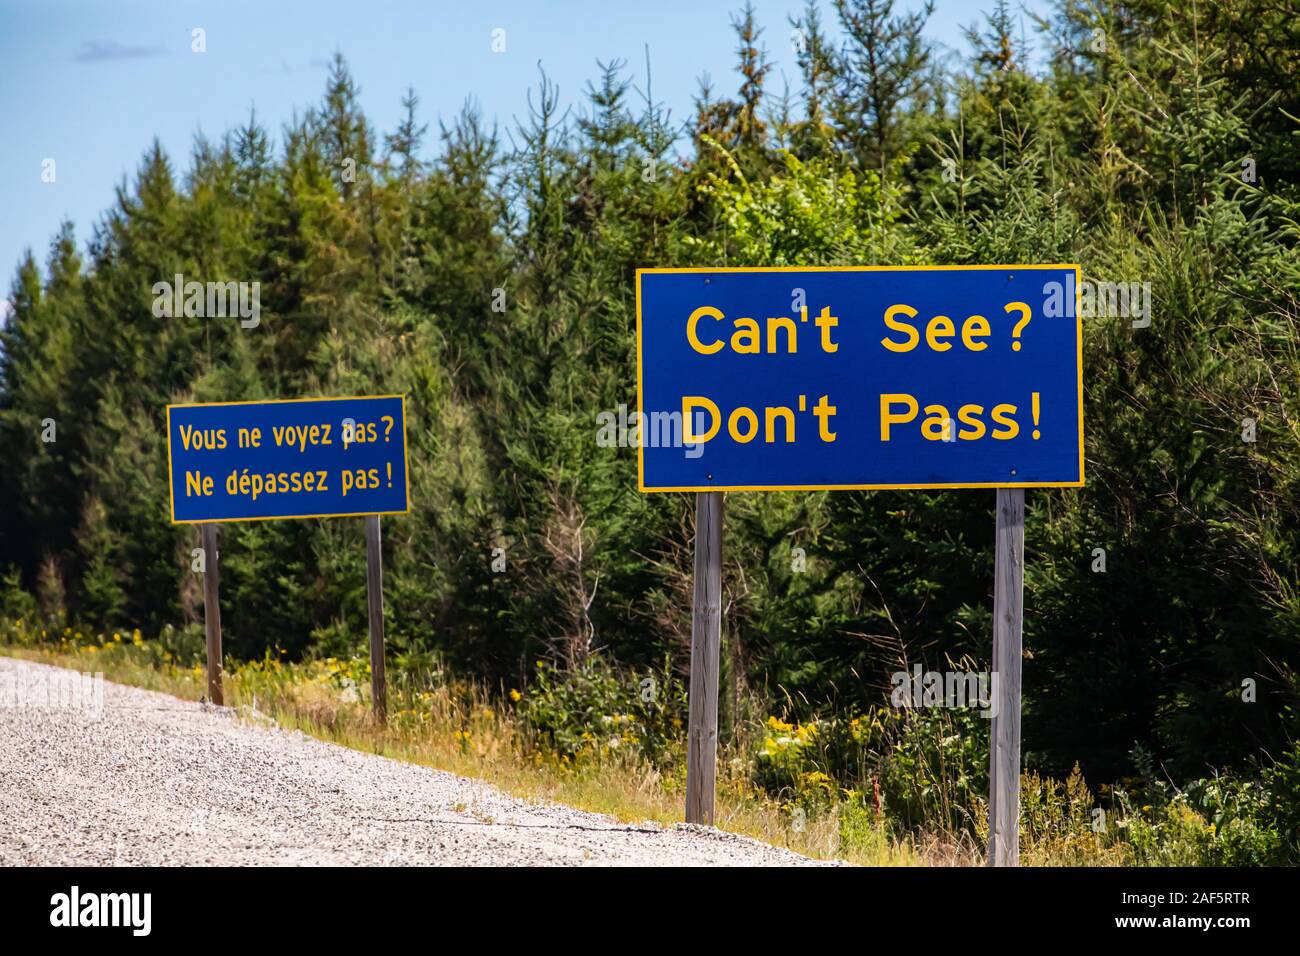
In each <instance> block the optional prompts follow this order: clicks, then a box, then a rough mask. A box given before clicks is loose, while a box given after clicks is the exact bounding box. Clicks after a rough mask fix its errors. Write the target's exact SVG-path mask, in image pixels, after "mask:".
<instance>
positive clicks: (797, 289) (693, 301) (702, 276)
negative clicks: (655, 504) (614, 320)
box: [637, 265, 1083, 491]
mask: <svg viewBox="0 0 1300 956" xmlns="http://www.w3.org/2000/svg"><path fill="white" fill-rule="evenodd" d="M1078 290H1079V275H1078V266H1075V265H1015V266H1000V265H999V266H929V267H904V268H885V267H862V268H771V269H641V270H638V272H637V391H638V402H639V405H638V412H639V415H638V424H639V426H640V432H641V434H640V441H639V442H638V444H639V446H640V487H641V490H642V491H720V490H731V491H748V490H780V489H818V488H822V489H837V488H994V487H997V488H1036V487H1067V486H1079V485H1082V484H1083V354H1082V325H1081V318H1080V311H1079V309H1078V307H1077V301H1076V297H1077V295H1078Z"/></svg>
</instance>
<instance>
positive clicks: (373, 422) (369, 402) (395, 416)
mask: <svg viewBox="0 0 1300 956" xmlns="http://www.w3.org/2000/svg"><path fill="white" fill-rule="evenodd" d="M167 457H168V463H169V467H170V472H171V502H172V521H174V522H176V523H178V524H192V523H196V522H205V521H258V520H263V519H267V518H329V517H342V516H345V515H372V514H401V513H404V512H406V511H407V510H409V508H410V494H409V490H408V486H407V480H406V476H407V455H406V401H405V399H404V397H403V396H401V395H381V396H376V397H371V398H303V399H290V400H287V401H274V402H220V403H216V404H209V405H168V406H167Z"/></svg>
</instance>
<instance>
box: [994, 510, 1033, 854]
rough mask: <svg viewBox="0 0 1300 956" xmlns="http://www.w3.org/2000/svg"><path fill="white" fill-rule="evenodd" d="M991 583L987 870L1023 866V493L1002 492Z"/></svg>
mask: <svg viewBox="0 0 1300 956" xmlns="http://www.w3.org/2000/svg"><path fill="white" fill-rule="evenodd" d="M996 537H997V544H996V548H997V551H996V556H995V568H994V578H993V665H992V667H993V674H994V682H993V685H994V686H993V694H994V695H995V698H996V699H995V701H994V706H995V707H996V710H994V712H993V720H992V723H991V725H990V727H989V850H988V864H989V866H1019V865H1020V659H1021V622H1022V613H1023V609H1024V590H1025V490H1024V489H1023V488H999V489H998V514H997V522H996Z"/></svg>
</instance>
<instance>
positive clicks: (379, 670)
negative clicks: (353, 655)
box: [366, 515, 388, 724]
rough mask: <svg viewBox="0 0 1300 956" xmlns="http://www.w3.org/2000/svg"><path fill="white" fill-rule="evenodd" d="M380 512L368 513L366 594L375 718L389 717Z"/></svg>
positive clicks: (381, 720)
mask: <svg viewBox="0 0 1300 956" xmlns="http://www.w3.org/2000/svg"><path fill="white" fill-rule="evenodd" d="M380 544H381V538H380V530H379V515H366V598H367V603H368V605H369V612H370V700H371V703H372V705H373V706H374V712H375V720H377V721H379V723H381V724H382V723H385V722H386V721H387V719H388V685H387V683H386V682H385V680H384V558H383V554H382V553H381V551H380Z"/></svg>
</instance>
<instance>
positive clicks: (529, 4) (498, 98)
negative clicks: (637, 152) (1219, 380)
mask: <svg viewBox="0 0 1300 956" xmlns="http://www.w3.org/2000/svg"><path fill="white" fill-rule="evenodd" d="M742 2H743V0H736V2H730V0H549V2H548V0H509V2H489V0H483V2H465V0H450V2H447V0H423V2H400V0H393V2H385V0H374V2H371V3H358V2H355V0H347V2H332V0H315V2H300V0H260V2H248V0H220V2H218V0H167V2H162V0H154V2H143V0H100V2H92V0H0V63H3V64H4V69H3V74H2V75H3V79H0V116H4V117H5V119H6V125H7V126H8V128H9V131H10V132H9V135H8V137H7V139H8V142H7V144H6V149H4V150H0V182H3V183H4V188H3V190H0V222H3V229H2V230H0V298H2V297H3V296H5V295H7V294H8V291H9V285H10V281H11V279H12V276H13V271H14V269H15V268H16V266H17V263H18V260H19V257H20V256H21V254H22V252H23V250H24V249H26V248H29V247H30V248H31V249H33V250H34V251H35V253H36V255H37V258H38V259H39V260H40V261H41V262H42V263H43V262H44V260H45V256H46V251H47V249H48V246H49V242H50V239H51V237H52V236H53V234H54V232H55V230H56V229H57V228H58V225H59V223H60V222H61V221H62V220H63V219H65V218H70V219H71V220H72V221H73V223H74V224H75V226H76V231H77V237H78V239H79V240H80V242H81V243H82V244H83V246H84V243H85V240H86V239H87V238H88V237H89V236H90V232H91V226H92V224H93V223H94V222H95V221H96V220H97V219H98V218H99V216H100V214H101V212H102V211H103V210H104V209H106V208H107V207H109V206H110V205H111V204H112V201H113V188H114V186H116V185H117V184H118V183H120V182H121V181H122V178H123V176H126V177H128V178H129V179H131V180H133V179H134V174H135V170H136V167H137V165H138V163H139V161H140V157H141V155H142V154H143V152H144V150H145V148H146V146H147V145H148V144H149V142H150V141H151V140H152V139H153V137H154V136H157V137H158V138H159V139H160V140H161V142H162V144H163V146H164V148H165V149H166V150H167V152H168V154H169V155H170V156H171V158H172V162H173V167H174V168H175V169H176V171H177V173H178V174H179V173H181V172H183V171H184V169H185V168H186V167H187V166H188V163H189V154H190V147H191V143H192V141H193V137H194V134H195V133H196V132H199V131H202V132H203V133H205V134H207V135H209V136H211V137H214V138H215V137H219V136H220V135H221V134H222V133H223V132H225V131H226V130H227V129H229V128H231V127H233V126H234V125H236V124H238V123H240V122H242V121H244V120H245V119H246V118H247V116H248V110H249V108H250V107H251V106H256V108H257V113H258V116H259V118H260V119H261V120H262V121H263V122H264V123H265V124H266V125H267V127H268V128H269V130H270V131H271V132H272V134H273V136H274V137H275V138H276V139H277V145H278V138H279V128H280V124H281V122H282V121H284V120H286V119H288V118H289V116H290V115H291V113H292V112H293V110H294V109H295V108H297V109H298V110H299V111H300V112H301V111H302V110H303V109H304V108H305V107H306V106H308V105H310V104H313V103H315V102H317V101H318V100H319V98H320V96H321V93H322V91H323V89H324V83H325V76H326V64H327V62H328V60H329V58H330V56H331V55H332V54H333V52H334V51H335V50H339V51H341V52H342V53H343V54H344V56H345V57H346V58H347V60H348V63H349V65H350V67H351V69H352V73H353V76H354V78H355V79H356V80H357V81H358V83H359V84H360V86H361V90H362V92H361V101H362V105H363V107H364V108H365V110H366V113H367V115H368V117H369V118H370V120H371V121H372V123H374V124H375V125H376V127H377V128H378V130H379V132H380V133H383V132H387V131H391V130H392V129H393V127H394V126H395V125H396V123H397V121H398V119H399V116H400V112H401V105H400V101H401V97H402V94H403V92H404V91H405V89H406V87H407V86H408V85H412V86H414V87H415V90H416V93H417V94H418V95H419V97H420V100H421V102H420V110H421V113H422V114H423V118H424V119H425V120H426V121H429V122H430V124H431V132H432V131H433V130H436V128H437V118H438V117H439V116H441V117H444V118H450V117H451V116H452V115H454V114H455V113H456V112H457V111H458V110H459V109H460V108H461V105H462V104H463V103H464V102H465V100H466V98H467V97H473V98H474V99H476V100H477V102H478V104H479V106H480V107H481V109H482V110H483V112H484V114H485V115H486V116H487V117H489V118H495V119H496V120H498V121H499V122H500V123H501V125H502V126H503V128H504V127H505V126H507V125H509V124H510V123H511V122H512V120H513V119H514V118H515V117H523V116H525V115H526V113H527V100H526V95H527V92H528V90H529V88H530V87H532V86H534V85H535V84H536V81H537V75H538V74H537V64H538V61H539V60H540V61H541V63H542V66H544V67H545V69H546V71H547V72H548V74H550V76H551V77H552V78H553V79H554V80H555V81H556V82H557V83H558V84H559V87H560V93H561V97H562V99H563V100H564V101H565V102H566V103H570V104H572V103H577V102H579V101H580V100H581V98H582V94H583V90H584V88H585V86H586V83H587V82H588V81H589V80H593V79H594V78H595V77H596V75H597V67H596V61H597V60H598V59H600V60H606V61H607V60H611V59H615V58H619V59H623V60H625V61H627V63H628V66H629V71H630V72H631V73H633V74H634V76H635V80H636V82H637V83H638V84H643V83H644V73H645V67H644V64H645V48H646V45H647V44H648V45H649V51H650V63H651V68H652V79H653V92H654V96H655V98H656V99H658V100H661V101H663V102H664V103H665V104H666V105H667V106H668V107H670V108H671V110H672V118H673V120H675V121H676V120H681V119H685V118H686V117H687V116H688V115H689V113H690V106H691V100H692V97H693V96H694V94H695V93H696V91H697V88H698V84H697V78H698V77H699V76H701V75H702V74H704V73H706V72H707V73H708V74H709V75H710V77H711V79H712V81H713V85H714V88H715V90H716V91H717V93H718V94H719V95H729V94H731V93H733V92H734V90H735V88H736V86H737V83H736V78H735V74H734V73H733V66H734V59H735V58H734V54H733V51H734V49H735V38H734V36H733V34H732V31H731V26H730V18H731V15H732V14H733V13H734V12H735V11H736V10H738V9H739V8H740V6H741V3H742ZM754 6H755V9H756V11H757V16H758V20H759V22H760V24H761V25H762V26H764V27H765V29H766V32H765V33H764V35H763V42H764V44H765V46H766V48H767V50H768V53H769V56H770V59H771V60H772V62H773V64H774V71H773V76H772V80H771V81H770V87H771V88H772V89H774V90H776V91H779V90H780V89H781V87H782V73H784V75H785V77H786V78H787V79H788V80H789V83H790V86H791V89H792V91H797V89H798V71H797V69H796V67H795V63H794V56H793V53H792V50H791V44H790V27H789V26H788V23H787V17H788V16H789V15H790V14H792V13H796V12H798V11H799V10H801V9H802V7H803V0H755V3H754ZM917 6H919V3H918V2H917V0H898V2H897V3H896V8H897V9H899V10H903V9H913V8H915V7H917ZM992 6H993V0H936V3H935V13H934V16H933V17H932V18H931V20H930V27H929V31H928V32H929V35H930V36H931V38H932V39H934V40H935V41H937V42H938V43H940V44H942V45H943V46H944V47H946V48H948V49H950V50H955V51H961V50H964V49H965V40H964V34H963V32H962V27H964V26H968V25H970V24H972V23H976V22H979V21H981V20H982V12H983V11H984V10H986V9H989V8H991V7H992ZM1013 6H1014V4H1013ZM822 7H823V17H824V19H825V20H826V21H827V22H828V23H833V20H834V17H833V13H832V11H831V3H830V0H823V2H822ZM1044 7H1045V3H1044V2H1043V0H1035V2H1033V3H1032V4H1031V8H1033V9H1040V10H1041V9H1044ZM195 27H201V28H203V29H204V30H205V31H206V43H207V52H206V53H202V54H196V53H193V52H191V49H190V47H191V30H192V29H193V28H195ZM498 27H499V28H502V29H504V30H505V31H506V33H505V37H506V52H505V53H504V54H496V53H493V52H492V49H491V43H492V31H493V30H494V29H495V28H498ZM1024 29H1025V33H1026V35H1027V36H1028V37H1029V38H1030V39H1031V41H1032V39H1033V37H1034V30H1033V28H1032V23H1031V22H1030V21H1029V20H1028V19H1027V18H1026V19H1025V28H1024ZM433 146H434V138H433V137H432V136H430V137H429V138H428V139H426V147H427V148H428V149H431V148H432V147H433ZM46 159H54V160H55V163H56V167H55V174H56V179H55V182H53V183H46V182H42V178H41V173H42V164H43V161H44V160H46Z"/></svg>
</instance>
